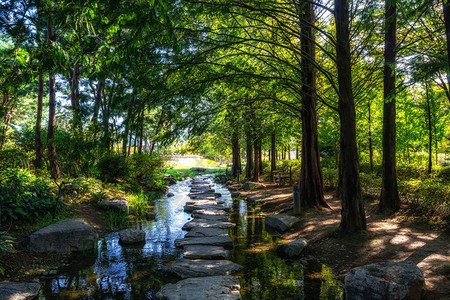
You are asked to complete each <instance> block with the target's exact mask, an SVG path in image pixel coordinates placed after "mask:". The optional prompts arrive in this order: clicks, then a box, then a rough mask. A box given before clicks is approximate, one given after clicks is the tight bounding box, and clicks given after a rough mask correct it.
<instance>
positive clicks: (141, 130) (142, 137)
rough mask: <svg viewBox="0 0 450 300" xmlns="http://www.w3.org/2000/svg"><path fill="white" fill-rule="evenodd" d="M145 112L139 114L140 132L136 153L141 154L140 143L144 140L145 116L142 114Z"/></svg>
mask: <svg viewBox="0 0 450 300" xmlns="http://www.w3.org/2000/svg"><path fill="white" fill-rule="evenodd" d="M144 112H145V110H142V113H141V117H140V122H141V123H140V125H141V126H140V132H139V150H138V153H139V154H142V142H143V139H144V118H145V114H144Z"/></svg>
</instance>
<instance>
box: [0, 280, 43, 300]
mask: <svg viewBox="0 0 450 300" xmlns="http://www.w3.org/2000/svg"><path fill="white" fill-rule="evenodd" d="M40 289H41V285H40V284H39V283H35V282H9V281H2V282H0V299H7V300H26V299H35V298H37V296H38V295H39V290H40Z"/></svg>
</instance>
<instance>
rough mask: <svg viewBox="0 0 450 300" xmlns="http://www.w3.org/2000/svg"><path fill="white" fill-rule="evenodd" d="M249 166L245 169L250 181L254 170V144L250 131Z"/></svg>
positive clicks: (248, 139) (248, 137) (248, 132)
mask: <svg viewBox="0 0 450 300" xmlns="http://www.w3.org/2000/svg"><path fill="white" fill-rule="evenodd" d="M246 142H247V162H246V163H247V165H246V167H245V176H246V177H247V179H248V180H250V179H251V178H252V170H253V143H252V135H251V132H250V131H247V141H246Z"/></svg>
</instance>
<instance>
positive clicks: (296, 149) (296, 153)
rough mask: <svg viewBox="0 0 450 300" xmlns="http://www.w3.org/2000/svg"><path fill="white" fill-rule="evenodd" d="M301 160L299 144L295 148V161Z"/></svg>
mask: <svg viewBox="0 0 450 300" xmlns="http://www.w3.org/2000/svg"><path fill="white" fill-rule="evenodd" d="M298 158H299V156H298V144H297V146H296V147H295V159H298Z"/></svg>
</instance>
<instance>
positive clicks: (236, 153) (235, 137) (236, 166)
mask: <svg viewBox="0 0 450 300" xmlns="http://www.w3.org/2000/svg"><path fill="white" fill-rule="evenodd" d="M231 151H232V155H233V159H232V160H233V165H232V167H231V174H232V176H233V177H234V176H237V174H238V173H239V174H240V173H241V147H240V146H239V134H238V132H237V130H234V131H233V134H232V136H231Z"/></svg>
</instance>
